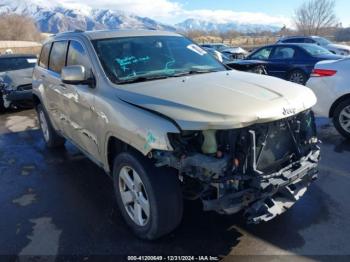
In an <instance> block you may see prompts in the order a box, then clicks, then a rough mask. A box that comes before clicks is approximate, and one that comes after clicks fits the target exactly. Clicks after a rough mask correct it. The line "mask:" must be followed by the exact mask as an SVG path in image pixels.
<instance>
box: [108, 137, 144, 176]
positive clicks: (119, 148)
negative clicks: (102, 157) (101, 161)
mask: <svg viewBox="0 0 350 262" xmlns="http://www.w3.org/2000/svg"><path fill="white" fill-rule="evenodd" d="M127 151H132V152H134V153H135V154H138V155H140V156H141V155H142V156H144V154H143V153H142V152H140V151H139V150H137V149H136V148H135V147H133V146H132V145H130V144H128V143H126V142H124V141H122V140H120V139H119V138H117V137H116V136H115V135H113V134H112V135H110V136H109V137H108V139H107V144H106V160H107V167H108V170H107V171H108V174H110V175H111V174H112V171H113V164H114V158H115V157H116V156H117V155H118V154H120V153H123V152H127Z"/></svg>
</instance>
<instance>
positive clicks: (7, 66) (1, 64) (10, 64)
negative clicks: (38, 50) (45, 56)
mask: <svg viewBox="0 0 350 262" xmlns="http://www.w3.org/2000/svg"><path fill="white" fill-rule="evenodd" d="M36 62H37V59H36V57H28V58H26V57H13V58H1V59H0V72H6V71H14V70H21V69H26V68H33V67H34V66H35V64H36Z"/></svg>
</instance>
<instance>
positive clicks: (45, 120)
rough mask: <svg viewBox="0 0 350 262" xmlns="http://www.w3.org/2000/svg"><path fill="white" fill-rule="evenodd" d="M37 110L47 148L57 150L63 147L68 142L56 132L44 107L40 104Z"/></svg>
mask: <svg viewBox="0 0 350 262" xmlns="http://www.w3.org/2000/svg"><path fill="white" fill-rule="evenodd" d="M36 110H37V114H38V119H39V124H40V128H41V132H42V134H43V138H44V140H45V143H46V145H47V147H49V148H55V147H61V146H63V145H64V143H65V141H66V140H65V139H64V138H63V137H61V136H60V135H59V134H58V133H57V132H56V131H55V129H54V128H53V126H52V124H51V122H50V119H49V117H48V115H47V113H46V111H45V109H44V107H43V106H42V105H41V104H39V105H37V108H36Z"/></svg>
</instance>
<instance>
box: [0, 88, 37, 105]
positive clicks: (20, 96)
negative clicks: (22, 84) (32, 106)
mask: <svg viewBox="0 0 350 262" xmlns="http://www.w3.org/2000/svg"><path fill="white" fill-rule="evenodd" d="M0 96H2V99H3V103H4V107H5V108H9V107H10V106H11V104H13V103H20V102H24V101H31V100H32V98H33V97H32V96H33V93H32V90H2V91H1V90H0Z"/></svg>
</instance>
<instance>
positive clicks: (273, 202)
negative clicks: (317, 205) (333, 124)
mask: <svg viewBox="0 0 350 262" xmlns="http://www.w3.org/2000/svg"><path fill="white" fill-rule="evenodd" d="M319 157H320V151H319V150H314V151H312V152H311V153H310V154H309V155H308V156H306V157H304V158H302V159H301V160H300V161H298V162H297V163H292V164H291V165H289V166H287V167H286V168H284V169H282V170H280V171H279V172H277V173H274V174H271V175H269V176H265V177H264V176H257V178H256V179H255V180H254V182H253V184H254V185H253V186H252V187H251V188H249V189H247V190H244V191H240V192H235V193H231V194H228V195H225V196H224V197H222V198H220V199H215V200H203V206H204V210H206V211H209V210H213V211H217V212H219V213H223V214H234V213H237V212H238V211H240V210H244V212H245V215H246V217H247V219H248V222H250V223H259V222H261V221H269V220H271V219H273V218H274V217H276V216H277V215H279V214H282V213H283V212H284V211H286V210H287V209H289V208H290V207H291V206H293V205H294V204H295V202H296V201H298V200H299V199H300V197H302V196H303V195H304V193H305V192H306V190H307V187H308V186H309V185H310V183H311V182H312V181H314V180H315V179H317V173H318V170H317V164H318V160H319Z"/></svg>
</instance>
